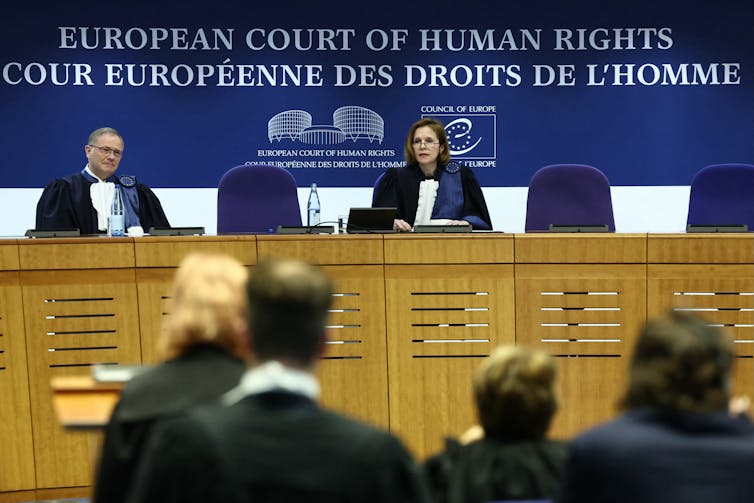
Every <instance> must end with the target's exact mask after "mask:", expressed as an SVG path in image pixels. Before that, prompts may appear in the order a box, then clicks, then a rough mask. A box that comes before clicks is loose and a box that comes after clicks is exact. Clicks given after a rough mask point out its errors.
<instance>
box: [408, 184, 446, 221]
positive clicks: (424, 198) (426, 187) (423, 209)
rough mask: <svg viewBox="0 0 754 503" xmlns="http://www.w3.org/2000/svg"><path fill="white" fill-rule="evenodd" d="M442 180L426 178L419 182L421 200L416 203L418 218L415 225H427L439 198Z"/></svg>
mask: <svg viewBox="0 0 754 503" xmlns="http://www.w3.org/2000/svg"><path fill="white" fill-rule="evenodd" d="M439 186H440V182H438V181H437V180H424V181H422V182H421V183H419V200H418V202H417V205H416V218H415V219H414V225H427V224H429V221H430V219H431V218H432V210H433V209H434V207H435V199H437V188H438V187H439Z"/></svg>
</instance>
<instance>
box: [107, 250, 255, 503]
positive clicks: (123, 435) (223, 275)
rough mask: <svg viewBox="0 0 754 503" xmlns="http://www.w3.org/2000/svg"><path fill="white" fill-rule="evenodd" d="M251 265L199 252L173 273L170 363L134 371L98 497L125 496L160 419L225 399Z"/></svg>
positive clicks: (113, 424) (241, 351)
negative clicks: (222, 396) (247, 267)
mask: <svg viewBox="0 0 754 503" xmlns="http://www.w3.org/2000/svg"><path fill="white" fill-rule="evenodd" d="M246 279H247V272H246V268H245V267H244V266H243V265H241V264H240V263H239V262H238V261H237V260H236V259H234V258H231V257H228V256H225V255H215V254H206V253H195V254H192V255H189V256H188V257H186V258H185V259H184V260H183V262H181V264H180V266H179V267H178V270H177V271H176V273H175V279H174V282H173V291H172V307H171V308H170V314H168V315H167V317H166V318H165V321H164V324H163V330H162V333H161V338H160V340H159V348H158V350H159V352H160V354H161V356H162V357H163V358H164V359H165V360H166V361H165V362H164V363H162V364H160V365H158V366H156V367H154V368H152V369H150V370H148V371H147V372H146V373H144V374H141V375H139V376H137V377H135V378H134V379H132V380H131V381H130V382H129V383H128V384H127V385H126V387H125V389H124V390H123V393H122V395H121V398H120V402H119V403H118V405H117V406H116V408H115V410H114V412H113V415H112V417H111V419H110V423H109V424H108V426H107V429H106V430H105V440H104V445H103V451H102V459H101V462H100V465H99V470H98V474H97V480H96V484H95V494H94V502H95V503H113V502H120V501H124V500H125V495H126V492H127V489H128V487H129V485H130V483H131V480H132V477H133V473H134V471H135V469H136V467H137V465H138V463H139V460H140V458H141V456H142V453H143V452H142V449H143V447H144V445H145V444H146V442H147V439H148V438H149V436H150V434H151V432H153V431H154V427H155V425H156V424H157V423H159V421H163V420H165V419H167V418H171V417H175V416H178V415H180V414H183V413H185V412H186V411H188V410H189V409H190V408H192V407H194V406H196V405H198V404H203V403H209V402H214V401H217V400H219V398H220V396H221V395H222V394H223V393H225V392H226V391H228V390H229V389H231V388H233V387H234V386H236V385H237V384H238V382H239V381H240V379H241V376H242V375H243V372H244V369H245V364H244V359H245V358H246V356H247V352H248V346H247V345H246V339H245V333H246V320H245V313H246V297H245V295H244V288H245V285H246Z"/></svg>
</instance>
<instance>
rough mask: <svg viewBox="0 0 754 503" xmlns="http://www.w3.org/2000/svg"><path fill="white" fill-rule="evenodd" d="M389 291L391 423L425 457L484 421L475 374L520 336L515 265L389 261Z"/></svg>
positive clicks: (387, 297)
mask: <svg viewBox="0 0 754 503" xmlns="http://www.w3.org/2000/svg"><path fill="white" fill-rule="evenodd" d="M427 243H432V241H427ZM385 289H386V301H387V304H386V309H387V335H388V355H389V360H388V363H389V366H388V369H389V374H388V375H389V384H390V426H391V430H392V431H393V432H395V433H397V434H399V435H401V436H402V437H403V438H404V440H405V441H406V443H407V444H408V446H409V447H410V449H411V450H413V451H414V454H415V455H416V456H418V457H420V458H423V457H424V456H426V455H428V454H430V453H433V452H435V451H438V450H439V449H440V448H441V447H442V443H443V438H444V437H445V436H446V435H448V434H453V435H458V434H460V433H462V432H463V431H465V430H466V429H467V428H468V427H469V426H471V425H472V424H474V423H475V422H476V417H475V412H474V408H473V404H472V400H471V376H472V372H473V370H474V369H475V368H476V366H477V365H478V364H479V362H480V360H481V359H482V358H483V357H484V356H487V355H489V354H490V352H491V351H492V349H493V348H494V347H496V346H497V345H499V344H513V342H514V339H515V338H514V327H515V324H514V295H513V265H512V264H510V265H477V264H475V265H445V266H433V265H422V266H416V265H412V266H398V265H395V266H393V265H389V266H385ZM480 298H481V299H480ZM467 306H468V307H470V308H471V309H479V308H480V307H484V309H485V310H483V311H476V310H475V311H469V312H466V311H460V316H459V311H457V309H466V307H467ZM449 307H450V310H449ZM417 308H418V309H421V310H420V311H417ZM427 309H431V310H427ZM451 336H452V337H453V338H452V339H451Z"/></svg>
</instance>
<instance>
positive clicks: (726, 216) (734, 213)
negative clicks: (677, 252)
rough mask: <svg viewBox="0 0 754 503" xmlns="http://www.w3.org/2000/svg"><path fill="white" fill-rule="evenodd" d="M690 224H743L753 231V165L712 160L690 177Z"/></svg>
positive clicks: (687, 221) (687, 222)
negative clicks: (719, 162) (708, 164)
mask: <svg viewBox="0 0 754 503" xmlns="http://www.w3.org/2000/svg"><path fill="white" fill-rule="evenodd" d="M686 224H687V225H740V224H746V225H748V226H749V230H750V231H754V165H751V164H713V165H712V166H707V167H706V168H702V169H701V170H700V171H699V172H698V173H697V174H696V175H694V179H693V180H692V181H691V193H690V194H689V213H688V217H687V219H686Z"/></svg>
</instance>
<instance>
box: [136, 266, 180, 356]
mask: <svg viewBox="0 0 754 503" xmlns="http://www.w3.org/2000/svg"><path fill="white" fill-rule="evenodd" d="M174 275H175V269H174V268H154V269H137V270H136V290H137V294H138V296H139V329H140V333H141V359H142V361H143V362H144V363H145V364H154V363H157V361H158V358H157V340H158V339H159V336H160V331H161V330H162V323H163V320H164V319H165V316H166V315H167V314H168V313H169V312H170V288H171V286H172V284H173V276H174Z"/></svg>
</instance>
